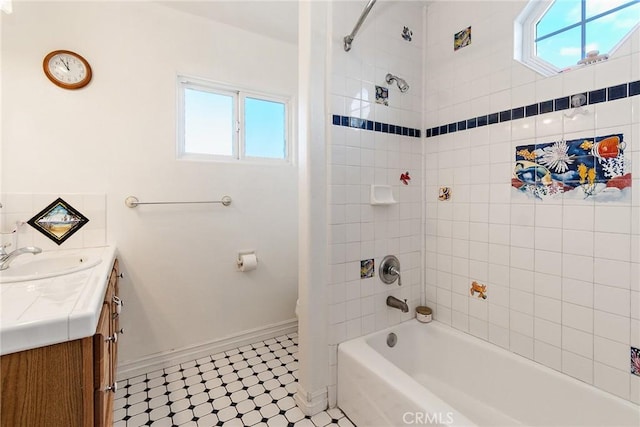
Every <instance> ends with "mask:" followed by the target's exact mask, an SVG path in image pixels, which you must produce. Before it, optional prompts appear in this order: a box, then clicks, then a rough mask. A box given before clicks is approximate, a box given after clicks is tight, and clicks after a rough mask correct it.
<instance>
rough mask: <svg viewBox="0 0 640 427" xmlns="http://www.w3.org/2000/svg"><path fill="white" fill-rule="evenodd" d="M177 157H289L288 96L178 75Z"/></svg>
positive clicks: (200, 158) (272, 158)
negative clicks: (235, 87)
mask: <svg viewBox="0 0 640 427" xmlns="http://www.w3.org/2000/svg"><path fill="white" fill-rule="evenodd" d="M178 94H179V96H178V98H179V100H178V105H179V111H178V113H179V119H178V158H181V159H191V160H245V161H266V162H273V161H276V162H278V161H279V162H284V161H290V151H291V150H290V146H289V118H288V114H289V112H288V99H286V98H283V97H278V96H271V95H263V94H257V93H252V92H248V91H242V90H236V89H231V88H228V87H223V86H219V85H214V84H211V83H209V82H205V81H196V80H192V79H189V80H187V79H185V78H183V77H179V78H178Z"/></svg>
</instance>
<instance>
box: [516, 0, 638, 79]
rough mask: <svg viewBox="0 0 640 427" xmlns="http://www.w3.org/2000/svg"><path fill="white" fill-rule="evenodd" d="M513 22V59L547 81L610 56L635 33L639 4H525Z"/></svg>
mask: <svg viewBox="0 0 640 427" xmlns="http://www.w3.org/2000/svg"><path fill="white" fill-rule="evenodd" d="M515 23H516V26H515V39H516V40H517V41H518V42H521V44H520V43H519V44H518V45H516V46H515V49H514V51H515V54H514V57H515V59H517V60H519V61H521V62H522V63H523V64H525V65H527V66H529V67H531V68H533V69H534V70H536V71H538V72H540V73H542V74H544V75H547V76H549V75H553V74H556V73H558V72H560V71H563V70H566V69H569V68H574V67H578V66H581V64H579V61H580V60H582V59H584V58H585V57H586V56H587V54H588V53H590V52H592V51H598V54H599V55H600V57H599V58H598V60H606V59H607V57H608V56H610V55H612V54H613V53H614V51H615V49H616V48H617V47H618V46H620V45H621V43H622V42H623V41H624V40H625V38H626V37H628V36H629V35H630V34H631V32H632V31H636V28H637V27H638V25H639V23H640V0H553V1H552V0H530V1H529V3H528V4H527V5H526V6H525V8H524V9H523V11H522V12H521V13H520V15H519V16H518V17H517V18H516V20H515Z"/></svg>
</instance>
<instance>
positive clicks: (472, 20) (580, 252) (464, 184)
mask: <svg viewBox="0 0 640 427" xmlns="http://www.w3.org/2000/svg"><path fill="white" fill-rule="evenodd" d="M525 4H526V2H525V1H512V2H502V1H496V2H488V1H482V2H475V1H469V2H459V1H456V2H446V1H437V2H434V3H433V4H431V5H430V6H429V8H428V13H427V44H426V48H425V52H426V70H425V73H426V77H427V83H426V87H425V104H426V108H425V120H426V126H427V128H431V127H434V126H439V125H444V124H449V123H452V122H457V121H460V120H466V119H469V118H472V117H476V116H480V115H486V114H489V113H494V112H499V111H503V110H507V109H511V108H515V107H520V106H526V105H529V104H533V103H536V102H541V101H546V100H548V99H554V98H559V97H561V96H568V95H572V94H575V93H580V92H584V91H589V90H594V89H600V88H605V87H608V86H613V85H617V84H621V83H627V82H631V81H635V80H638V79H639V78H640V32H639V31H638V30H636V32H635V33H634V34H633V35H632V37H630V38H629V39H628V40H627V42H626V43H625V44H624V45H623V46H622V47H621V48H620V49H619V50H618V51H617V52H616V53H614V54H613V55H612V56H611V58H610V59H609V60H608V61H607V62H604V63H600V64H597V65H593V66H589V67H586V68H583V69H580V70H575V71H569V72H566V73H563V74H560V75H557V76H554V77H548V78H546V77H543V76H541V75H538V74H536V73H535V72H533V71H531V70H530V69H528V68H526V67H524V66H523V65H521V64H520V63H518V62H516V61H514V60H513V21H514V19H515V17H516V16H517V15H518V14H519V13H520V11H521V10H522V8H523V7H524V5H525ZM467 26H471V27H472V43H471V45H470V46H468V47H465V48H463V49H460V50H459V51H457V52H454V51H453V35H454V34H455V33H456V32H458V31H460V30H462V29H464V28H466V27H467ZM586 109H587V110H588V111H589V114H588V115H586V116H584V115H579V116H577V117H576V118H575V119H569V118H567V117H565V116H564V115H563V113H564V112H562V111H559V112H553V113H547V114H544V115H539V116H535V117H529V118H524V119H519V120H514V121H507V122H503V123H499V124H493V125H489V126H485V127H481V128H475V129H470V130H464V131H459V132H455V133H450V134H447V135H440V136H436V137H431V138H427V139H426V141H425V162H426V176H425V178H426V206H427V207H426V266H427V268H426V291H427V295H426V296H427V302H428V303H429V304H430V305H432V306H434V307H435V309H436V310H435V316H436V318H437V319H438V320H439V321H441V322H444V323H447V324H450V325H452V326H453V327H455V328H458V329H461V330H463V331H466V332H469V333H470V334H473V335H475V336H477V337H479V338H482V339H485V340H488V341H489V342H492V343H494V344H496V345H499V346H501V347H504V348H506V349H509V350H511V351H513V352H515V353H517V354H520V355H522V356H524V357H527V358H529V359H532V360H535V361H537V362H539V363H542V364H544V365H546V366H549V367H551V368H553V369H556V370H558V371H561V372H564V373H566V374H568V375H571V376H573V377H575V378H578V379H580V380H582V381H584V382H587V383H590V384H593V385H595V386H596V387H599V388H601V389H603V390H606V391H608V392H611V393H613V394H615V395H618V396H620V397H622V398H624V399H628V400H631V401H634V402H636V403H640V377H638V376H635V375H632V374H630V372H629V365H630V361H629V353H630V350H629V347H630V345H631V346H634V347H636V348H637V347H638V346H639V345H640V287H639V286H640V192H639V187H640V180H639V179H638V176H639V174H640V168H639V166H640V96H634V97H632V98H624V99H619V100H615V101H610V102H605V103H602V104H596V105H589V106H587V107H586ZM565 112H566V111H565ZM612 133H623V134H624V139H625V141H626V143H627V148H626V151H625V156H626V158H627V159H628V160H630V165H629V171H632V173H633V183H632V195H631V196H632V197H631V198H630V199H631V200H627V201H624V202H617V203H602V202H593V201H592V200H585V201H581V200H571V199H570V198H563V199H556V200H555V201H550V200H545V201H535V202H534V201H533V200H524V199H522V198H517V197H513V196H512V192H513V190H512V188H511V176H512V171H513V165H514V156H515V150H514V149H515V147H516V146H518V145H526V144H532V143H546V142H553V141H557V140H560V139H563V138H565V139H575V138H583V137H595V136H598V135H608V134H612ZM440 186H449V187H451V189H452V199H451V200H450V201H447V202H439V201H438V199H437V196H438V187H440ZM473 280H476V281H478V282H481V283H483V284H486V286H487V299H486V300H482V299H478V298H477V296H476V297H471V296H470V295H469V288H470V283H471V281H473Z"/></svg>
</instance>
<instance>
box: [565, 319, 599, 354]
mask: <svg viewBox="0 0 640 427" xmlns="http://www.w3.org/2000/svg"><path fill="white" fill-rule="evenodd" d="M562 349H563V350H569V351H571V352H573V353H575V354H579V355H580V356H582V357H586V358H589V359H593V335H592V334H590V333H587V332H583V331H579V330H577V329H573V328H569V327H567V326H563V327H562Z"/></svg>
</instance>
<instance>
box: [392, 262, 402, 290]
mask: <svg viewBox="0 0 640 427" xmlns="http://www.w3.org/2000/svg"><path fill="white" fill-rule="evenodd" d="M389 273H391V274H395V275H396V276H398V286H402V276H400V270H398V269H397V268H395V267H394V266H391V267H389Z"/></svg>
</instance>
